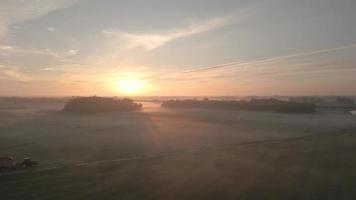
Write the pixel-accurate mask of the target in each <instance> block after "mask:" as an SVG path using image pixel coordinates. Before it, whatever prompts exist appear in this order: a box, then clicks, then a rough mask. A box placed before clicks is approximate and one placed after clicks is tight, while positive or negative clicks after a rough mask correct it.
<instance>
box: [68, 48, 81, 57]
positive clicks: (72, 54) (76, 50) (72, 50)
mask: <svg viewBox="0 0 356 200" xmlns="http://www.w3.org/2000/svg"><path fill="white" fill-rule="evenodd" d="M78 53H79V50H78V49H71V50H68V52H67V55H68V56H75V55H77V54H78Z"/></svg>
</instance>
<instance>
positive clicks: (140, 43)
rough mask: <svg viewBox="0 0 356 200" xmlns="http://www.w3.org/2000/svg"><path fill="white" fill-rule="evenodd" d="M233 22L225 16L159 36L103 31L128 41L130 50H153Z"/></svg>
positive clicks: (229, 17)
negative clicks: (138, 48) (140, 48)
mask: <svg viewBox="0 0 356 200" xmlns="http://www.w3.org/2000/svg"><path fill="white" fill-rule="evenodd" d="M233 22H234V20H233V18H232V17H231V16H225V17H218V18H213V19H209V20H207V21H205V22H201V23H199V24H197V23H194V24H191V25H189V26H187V27H184V28H180V29H174V30H170V31H166V32H164V33H159V34H135V33H123V32H115V31H110V30H103V31H102V33H104V34H106V35H110V36H116V37H119V38H121V39H123V40H124V41H126V43H127V46H128V47H129V48H136V47H142V48H144V49H145V50H153V49H155V48H158V47H160V46H162V45H164V44H166V43H168V42H171V41H173V40H177V39H180V38H185V37H189V36H193V35H197V34H201V33H204V32H209V31H213V30H216V29H219V28H222V27H224V26H227V25H229V24H231V23H233Z"/></svg>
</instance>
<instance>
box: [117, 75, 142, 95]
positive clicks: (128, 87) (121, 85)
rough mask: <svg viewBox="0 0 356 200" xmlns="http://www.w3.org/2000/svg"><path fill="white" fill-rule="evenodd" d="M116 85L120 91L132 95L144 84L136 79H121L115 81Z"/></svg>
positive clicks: (140, 89)
mask: <svg viewBox="0 0 356 200" xmlns="http://www.w3.org/2000/svg"><path fill="white" fill-rule="evenodd" d="M117 86H118V89H119V90H120V91H121V92H122V93H124V94H130V95H134V94H137V93H139V92H141V91H142V90H143V88H144V86H145V84H144V82H143V81H141V80H138V79H123V80H119V81H117Z"/></svg>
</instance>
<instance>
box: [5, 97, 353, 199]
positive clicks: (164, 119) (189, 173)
mask: <svg viewBox="0 0 356 200" xmlns="http://www.w3.org/2000/svg"><path fill="white" fill-rule="evenodd" d="M66 101H68V100H48V101H45V102H41V101H40V102H33V100H28V101H26V100H25V101H23V102H21V103H16V104H13V103H2V104H1V108H0V133H1V134H0V152H1V155H2V156H14V157H15V158H16V159H19V160H20V159H22V158H23V157H26V156H29V157H31V158H33V159H36V160H38V161H39V162H40V165H39V166H38V167H37V168H36V169H34V170H29V171H15V172H7V173H3V174H0V178H1V180H0V193H1V195H2V197H3V198H4V199H63V198H64V197H65V199H80V198H81V199H98V198H100V199H102V198H104V199H182V198H183V199H222V198H223V199H236V198H242V199H261V198H263V199H300V198H304V199H309V198H316V199H324V198H329V199H333V198H338V199H349V198H350V197H352V196H355V195H356V194H355V193H354V191H353V189H352V188H353V187H355V182H354V181H353V180H354V179H355V178H356V174H355V170H354V168H355V166H356V162H355V160H354V159H353V157H354V152H355V150H356V145H355V144H356V139H355V133H356V116H355V115H351V114H350V113H347V112H335V109H334V110H333V111H330V110H328V109H326V110H325V109H324V110H323V109H322V110H319V111H318V112H316V113H313V114H285V113H272V112H252V111H229V110H219V109H169V108H162V107H160V104H159V103H157V102H143V109H142V110H141V111H133V112H111V113H99V114H90V115H88V114H73V113H70V114H68V113H63V112H61V110H62V109H63V107H64V104H65V102H66ZM336 110H337V109H336Z"/></svg>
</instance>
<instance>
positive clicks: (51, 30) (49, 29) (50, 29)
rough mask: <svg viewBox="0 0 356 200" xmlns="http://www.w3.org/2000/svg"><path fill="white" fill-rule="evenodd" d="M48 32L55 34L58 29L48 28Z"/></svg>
mask: <svg viewBox="0 0 356 200" xmlns="http://www.w3.org/2000/svg"><path fill="white" fill-rule="evenodd" d="M47 31H49V32H54V31H56V29H55V28H53V27H50V26H49V27H47Z"/></svg>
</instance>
